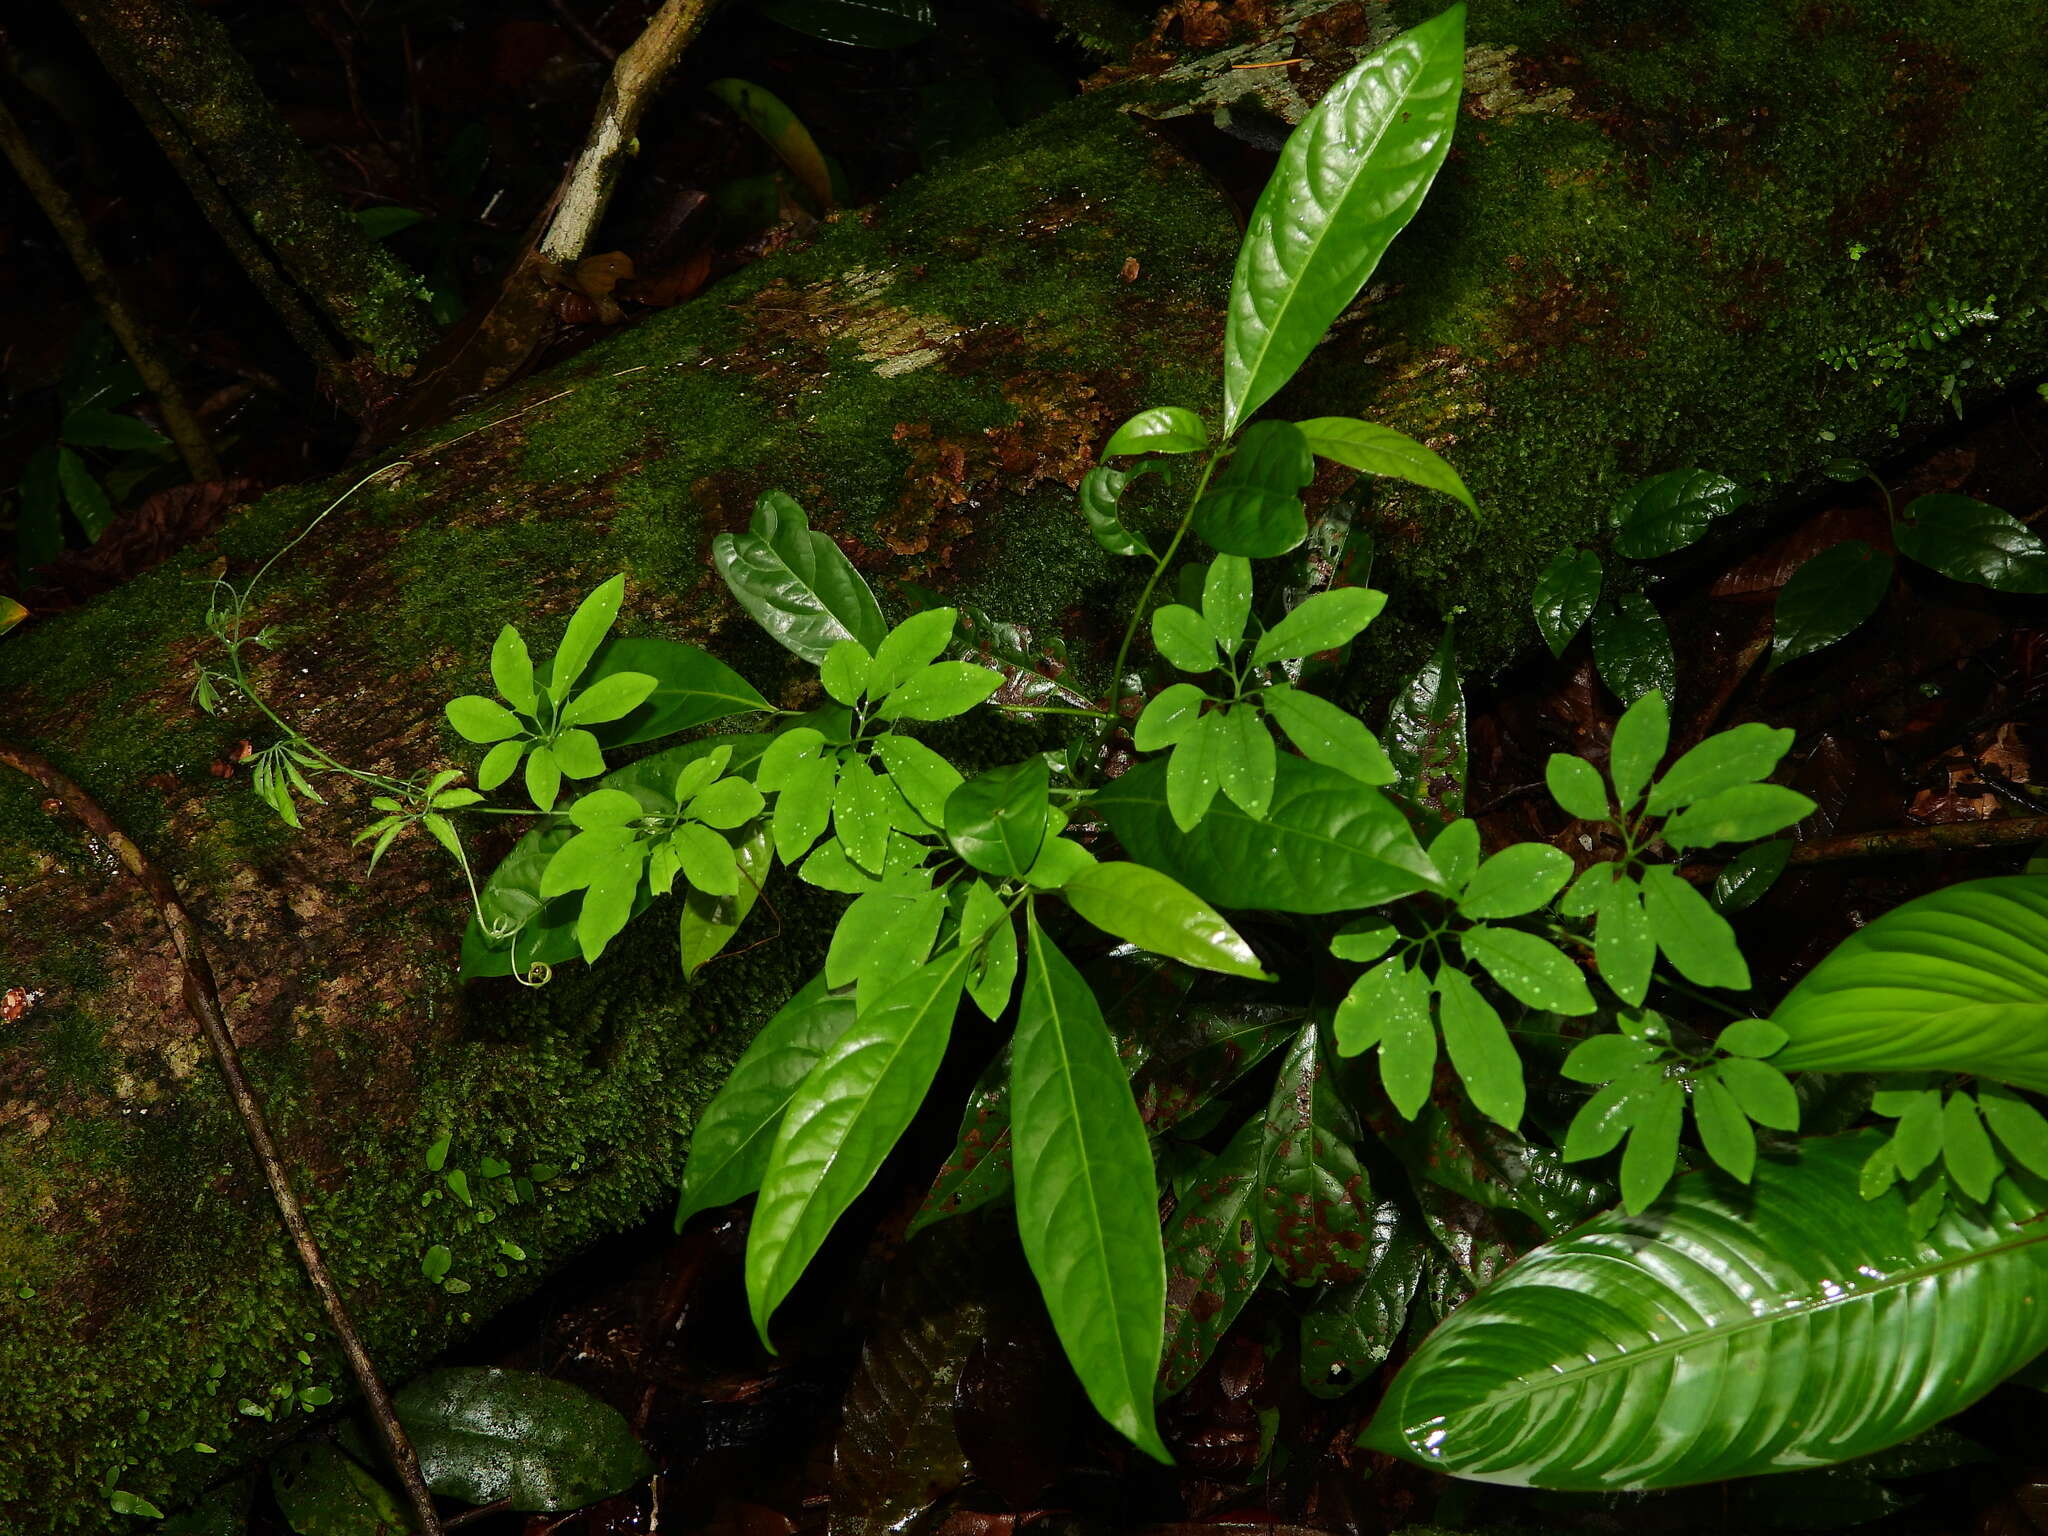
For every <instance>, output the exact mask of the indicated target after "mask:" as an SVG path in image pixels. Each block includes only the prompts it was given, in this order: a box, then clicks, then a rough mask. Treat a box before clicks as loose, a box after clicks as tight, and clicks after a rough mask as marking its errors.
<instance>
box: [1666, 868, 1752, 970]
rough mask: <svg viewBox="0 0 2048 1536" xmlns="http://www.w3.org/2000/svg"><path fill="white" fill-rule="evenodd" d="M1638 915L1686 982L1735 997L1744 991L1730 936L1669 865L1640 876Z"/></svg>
mask: <svg viewBox="0 0 2048 1536" xmlns="http://www.w3.org/2000/svg"><path fill="white" fill-rule="evenodd" d="M1643 911H1644V913H1645V914H1646V915H1647V916H1648V918H1649V920H1650V932H1651V934H1652V935H1653V936H1654V937H1655V938H1656V940H1657V947H1658V948H1659V949H1661V950H1662V951H1663V952H1664V953H1665V954H1666V955H1668V956H1670V957H1671V963H1672V964H1673V965H1675V966H1677V967H1678V973H1679V974H1680V975H1681V976H1683V977H1685V979H1686V980H1687V981H1692V982H1697V983H1698V984H1699V985H1701V986H1703V987H1731V988H1734V989H1736V990H1738V991H1740V990H1743V989H1745V988H1747V987H1748V986H1749V966H1748V965H1747V964H1746V963H1745V962H1744V960H1743V958H1742V949H1741V946H1740V945H1738V944H1737V943H1736V942H1735V930H1734V929H1733V928H1730V927H1729V926H1728V920H1727V919H1726V918H1724V917H1723V916H1721V914H1720V913H1718V912H1716V911H1715V910H1714V909H1713V907H1712V906H1711V905H1709V904H1708V902H1707V898H1706V897H1704V896H1702V895H1701V894H1700V893H1699V892H1698V891H1696V890H1694V889H1693V888H1692V887H1691V886H1690V885H1688V884H1687V883H1686V882H1685V880H1684V879H1682V878H1681V877H1680V876H1679V874H1678V873H1677V871H1675V870H1673V869H1672V868H1671V867H1670V866H1669V865H1666V864H1654V865H1652V866H1651V867H1650V868H1648V869H1646V870H1644V871H1643Z"/></svg>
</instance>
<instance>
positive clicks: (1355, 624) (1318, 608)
mask: <svg viewBox="0 0 2048 1536" xmlns="http://www.w3.org/2000/svg"><path fill="white" fill-rule="evenodd" d="M1386 606H1387V594H1386V593H1384V592H1375V591H1373V590H1372V589H1371V588H1370V587H1338V588H1336V589H1335V590H1334V591H1329V592H1318V593H1316V594H1315V595H1314V596H1313V597H1310V598H1306V599H1304V600H1303V601H1302V602H1301V603H1300V604H1298V605H1297V606H1296V607H1295V608H1294V609H1293V610H1292V611H1291V612H1289V613H1288V615H1287V617H1285V618H1284V619H1282V620H1281V621H1280V622H1279V623H1277V624H1275V625H1274V626H1273V627H1272V628H1271V629H1269V630H1267V631H1266V632H1265V634H1263V635H1261V636H1260V637H1259V643H1258V644H1257V645H1256V646H1255V647H1253V649H1252V663H1253V665H1255V666H1263V665H1264V664H1265V663H1267V662H1269V661H1286V660H1289V659H1290V658H1293V657H1299V656H1313V655H1315V654H1316V653H1317V652H1318V651H1334V650H1336V649H1338V648H1339V647H1340V646H1345V645H1349V644H1350V643H1351V641H1352V640H1353V639H1354V638H1355V637H1356V636H1357V635H1358V633H1359V631H1360V630H1362V629H1364V628H1365V626H1366V625H1368V624H1370V623H1371V622H1372V621H1373V620H1374V619H1376V618H1378V617H1379V613H1380V610H1381V609H1382V608H1384V607H1386Z"/></svg>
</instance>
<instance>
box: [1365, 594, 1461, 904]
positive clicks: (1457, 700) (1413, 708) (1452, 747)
mask: <svg viewBox="0 0 2048 1536" xmlns="http://www.w3.org/2000/svg"><path fill="white" fill-rule="evenodd" d="M1385 740H1386V744H1387V757H1388V758H1389V759H1390V760H1391V761H1392V763H1393V765H1394V770H1395V772H1397V773H1398V774H1400V776H1401V777H1400V780H1399V786H1400V792H1401V794H1402V795H1404V796H1405V797H1407V799H1408V800H1410V801H1411V802H1413V803H1414V804H1415V805H1417V806H1421V807H1424V808H1426V809H1428V810H1431V811H1434V812H1435V813H1436V814H1437V815H1438V816H1439V817H1441V818H1442V819H1443V820H1445V821H1449V820H1451V819H1452V818H1453V817H1457V816H1462V815H1464V814H1465V692H1464V688H1463V686H1462V685H1461V684H1460V683H1459V681H1458V660H1457V650H1456V647H1455V646H1454V645H1453V644H1452V641H1451V630H1450V626H1448V625H1446V626H1445V627H1444V634H1443V639H1442V640H1440V641H1439V642H1437V648H1436V654H1435V655H1433V656H1432V657H1431V658H1430V659H1429V660H1428V661H1426V662H1424V663H1423V664H1422V666H1421V667H1420V668H1419V669H1418V670H1417V671H1416V672H1415V674H1414V675H1413V676H1412V677H1410V678H1409V679H1408V680H1407V681H1406V682H1404V683H1403V684H1402V685H1401V689H1400V691H1399V692H1398V693H1396V694H1395V695H1394V703H1393V707H1392V708H1391V709H1390V710H1389V711H1388V713H1387V729H1386V734H1385ZM1360 905H1364V903H1360Z"/></svg>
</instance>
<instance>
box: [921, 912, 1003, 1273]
mask: <svg viewBox="0 0 2048 1536" xmlns="http://www.w3.org/2000/svg"><path fill="white" fill-rule="evenodd" d="M1010 931H1011V933H1012V934H1013V935H1014V934H1015V932H1016V927H1015V925H1014V924H1012V926H1011V929H1010ZM1011 1167H1012V1156H1011V1147H1010V1043H1009V1041H1007V1040H1006V1041H1004V1042H1003V1048H1002V1050H1000V1051H999V1052H997V1054H996V1058H995V1060H993V1061H991V1062H990V1063H989V1064H988V1067H987V1069H986V1070H985V1071H984V1072H983V1073H982V1074H981V1077H980V1078H979V1080H977V1081H976V1083H975V1085H974V1088H973V1090H972V1091H971V1092H970V1093H969V1094H968V1096H967V1107H966V1109H965V1110H964V1111H963V1112H962V1113H961V1116H960V1130H959V1134H958V1135H957V1136H956V1137H955V1139H954V1144H953V1152H952V1155H951V1156H950V1157H948V1158H947V1159H946V1162H945V1165H944V1166H943V1167H941V1168H940V1169H939V1176H938V1177H937V1178H936V1179H934V1180H933V1181H932V1187H931V1190H930V1191H929V1192H928V1193H927V1194H926V1195H925V1198H924V1204H922V1205H920V1206H919V1207H918V1208H917V1211H916V1213H915V1214H914V1215H913V1216H912V1217H911V1218H910V1225H909V1227H908V1228H906V1229H905V1232H904V1236H905V1237H915V1236H917V1234H918V1233H919V1232H921V1231H923V1230H924V1229H925V1228H926V1227H929V1226H931V1225H933V1224H934V1223H935V1222H940V1221H945V1220H946V1219H948V1218H949V1217H953V1216H960V1215H964V1214H965V1213H966V1212H968V1211H973V1210H979V1209H980V1208H981V1207H983V1206H985V1205H989V1204H991V1203H993V1202H995V1201H997V1200H1006V1199H1008V1198H1009V1197H1010V1193H1011V1191H1012V1189H1013V1188H1014V1187H1015V1181H1014V1180H1013V1179H1012V1177H1011Z"/></svg>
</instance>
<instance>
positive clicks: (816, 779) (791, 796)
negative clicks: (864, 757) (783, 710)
mask: <svg viewBox="0 0 2048 1536" xmlns="http://www.w3.org/2000/svg"><path fill="white" fill-rule="evenodd" d="M778 739H780V738H778ZM764 761H765V759H764ZM838 782H839V764H838V762H837V760H836V759H834V758H831V757H825V756H818V757H801V758H797V759H795V760H794V762H793V763H792V764H791V766H790V767H789V769H788V770H787V776H786V777H785V779H784V781H783V785H782V789H781V790H780V792H779V793H777V795H776V796H775V814H774V815H773V816H772V817H770V818H769V823H768V825H769V830H770V832H771V833H772V834H773V835H774V838H775V856H776V857H777V858H778V859H780V860H782V862H783V863H785V864H794V863H795V862H796V861H797V860H798V859H800V858H802V857H803V855H804V854H805V853H806V852H807V851H808V850H809V849H810V846H811V844H813V843H815V842H816V841H817V840H818V839H819V838H820V837H821V836H823V835H824V832H825V824H826V823H827V822H829V821H830V820H831V819H832V802H833V800H834V799H835V798H836V792H837V785H838Z"/></svg>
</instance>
